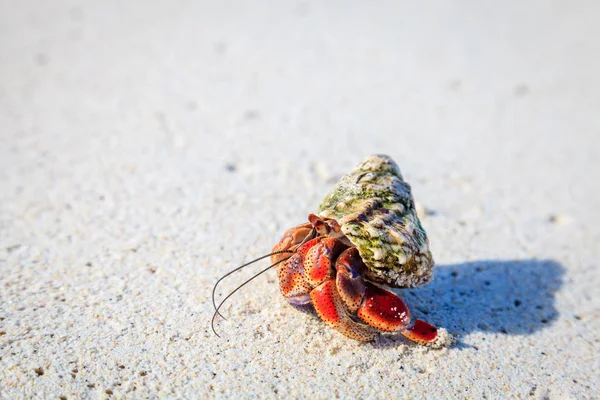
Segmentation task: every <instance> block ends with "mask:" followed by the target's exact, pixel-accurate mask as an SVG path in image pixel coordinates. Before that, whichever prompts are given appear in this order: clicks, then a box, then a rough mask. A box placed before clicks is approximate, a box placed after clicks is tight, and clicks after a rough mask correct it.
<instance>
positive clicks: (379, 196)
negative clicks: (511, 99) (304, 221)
mask: <svg viewBox="0 0 600 400" xmlns="http://www.w3.org/2000/svg"><path fill="white" fill-rule="evenodd" d="M319 216H320V217H325V218H333V219H335V220H336V221H337V222H338V223H339V224H340V226H341V229H342V232H343V233H344V234H345V235H346V236H347V237H348V239H349V240H350V241H351V242H352V243H353V244H354V245H355V246H356V247H357V248H358V251H359V253H360V255H361V257H362V259H363V261H364V263H365V264H366V266H367V268H368V272H367V278H368V279H370V280H372V281H374V282H380V283H385V284H387V285H390V286H392V287H398V288H405V287H418V286H421V285H424V284H426V283H427V282H429V281H430V280H431V279H432V278H433V266H434V262H433V257H432V255H431V251H430V250H429V242H428V241H427V234H426V233H425V230H424V229H423V226H422V225H421V221H419V217H418V216H417V212H416V210H415V202H414V199H413V197H412V194H411V190H410V186H409V184H408V183H406V182H405V181H404V179H403V178H402V175H401V173H400V169H399V168H398V165H397V164H396V163H395V162H394V160H392V159H391V158H390V157H389V156H386V155H373V156H369V157H367V158H366V159H365V160H364V161H363V162H362V163H360V164H359V165H358V166H357V167H356V168H355V169H354V170H353V171H352V172H350V173H349V174H348V175H345V176H344V177H342V178H341V179H340V181H339V182H338V183H337V184H336V185H335V186H334V188H333V190H332V191H331V192H330V193H329V194H328V195H327V196H325V199H323V201H322V202H321V205H320V206H319Z"/></svg>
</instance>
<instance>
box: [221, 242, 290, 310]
mask: <svg viewBox="0 0 600 400" xmlns="http://www.w3.org/2000/svg"><path fill="white" fill-rule="evenodd" d="M281 253H293V251H292V250H279V251H274V252H273V253H269V254H265V255H264V256H261V257H258V258H256V259H254V260H252V261H249V262H247V263H246V264H244V265H240V266H239V267H237V268H235V269H233V270H231V271H229V272H228V273H226V274H225V275H223V276H222V277H220V278H219V280H218V281H217V283H215V286H213V290H212V302H213V307H214V308H215V310H216V309H217V303H216V301H215V292H216V290H217V286H218V285H219V283H220V282H221V281H222V280H223V279H225V278H227V277H228V276H229V275H231V274H233V273H234V272H236V271H239V270H240V269H242V268H244V267H247V266H248V265H250V264H254V263H255V262H257V261H260V260H262V259H264V258H267V257H271V256H272V255H274V254H281ZM219 315H221V314H220V313H219ZM221 317H222V318H223V319H227V318H225V317H223V316H222V315H221Z"/></svg>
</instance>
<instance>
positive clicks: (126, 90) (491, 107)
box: [0, 0, 600, 399]
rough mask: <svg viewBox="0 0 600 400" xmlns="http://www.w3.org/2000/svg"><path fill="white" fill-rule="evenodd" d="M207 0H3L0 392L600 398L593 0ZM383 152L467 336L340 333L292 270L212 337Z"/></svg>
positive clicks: (268, 283)
mask: <svg viewBox="0 0 600 400" xmlns="http://www.w3.org/2000/svg"><path fill="white" fill-rule="evenodd" d="M92 3H93V4H92ZM121 3H126V4H121ZM209 3H221V2H206V4H201V2H198V1H186V2H169V1H164V2H158V1H152V2H146V1H136V2H134V1H130V2H121V1H97V2H85V4H84V3H83V2H82V3H81V4H79V3H78V2H77V1H59V0H54V1H37V2H36V1H22V2H10V1H3V2H1V5H0V302H1V304H0V397H1V398H7V399H9V398H10V399H14V398H29V397H34V396H37V397H39V398H57V397H59V396H63V397H65V398H69V399H70V398H81V397H105V396H106V397H110V396H111V393H112V396H114V397H131V398H133V397H139V398H142V397H151V398H156V397H166V398H176V397H186V398H203V397H206V396H207V395H208V397H215V398H223V397H231V398H233V397H235V398H238V397H242V398H254V397H266V398H323V399H324V398H332V397H341V398H356V397H361V398H438V397H444V398H446V397H447V398H478V399H479V398H484V397H486V398H529V397H533V398H551V399H553V398H577V399H583V398H594V397H597V396H598V393H599V390H600V387H599V386H600V385H599V384H598V377H599V376H600V365H599V364H600V354H599V353H600V351H599V340H600V322H599V319H600V318H599V317H600V299H599V290H598V287H599V286H600V269H599V268H598V260H599V258H600V249H599V247H600V246H599V243H600V228H599V227H600V211H599V205H600V185H599V184H598V178H599V173H598V171H599V170H600V153H599V145H600V119H599V114H598V112H599V110H600V95H599V94H600V79H599V78H598V76H599V75H598V71H600V58H599V57H600V47H599V44H598V43H599V42H598V37H600V25H599V24H598V21H599V20H600V5H599V3H598V2H594V1H588V2H584V1H579V2H577V1H576V2H558V3H556V4H555V5H554V6H552V7H551V6H548V5H547V2H545V1H532V2H527V5H526V6H525V5H522V4H521V3H522V2H520V1H511V2H501V3H502V4H503V6H500V4H501V3H497V4H498V6H496V7H492V6H491V5H490V6H486V7H484V6H481V5H479V4H480V2H479V1H471V2H458V3H457V4H455V5H453V6H450V5H446V4H447V3H446V2H445V1H443V0H438V1H434V2H429V5H427V6H425V5H422V6H409V5H404V6H400V5H396V4H398V3H400V2H395V1H390V2H388V3H387V4H383V3H382V2H376V3H377V5H372V6H369V5H367V2H335V3H334V2H310V3H309V2H300V1H297V2H278V1H271V2H259V3H256V2H254V4H255V5H253V6H249V5H245V4H244V2H241V1H239V2H237V1H227V2H223V5H222V6H215V5H214V4H213V5H212V6H208V4H209ZM248 3H249V2H248ZM319 3H327V5H325V4H319ZM448 4H450V2H448ZM490 4H491V3H490ZM378 152H382V153H387V154H390V155H391V156H392V157H394V158H395V159H396V161H397V162H398V163H399V164H400V166H401V168H402V171H403V174H404V176H405V178H406V179H407V180H408V181H409V182H410V183H411V184H412V186H413V191H414V194H415V197H416V199H417V201H418V202H420V204H421V206H422V207H423V209H424V210H425V212H426V213H427V214H428V215H426V216H425V217H424V219H423V223H424V225H425V227H426V229H427V230H428V233H429V237H430V242H431V247H432V250H433V252H434V256H435V258H436V261H437V264H438V269H437V272H436V279H435V280H434V282H433V283H431V284H430V285H428V286H427V287H425V288H422V289H420V290H415V291H411V292H407V293H405V294H404V298H405V299H406V301H407V303H408V304H409V305H410V306H411V308H412V310H413V314H414V316H416V317H422V318H425V319H427V320H428V321H430V322H432V323H435V324H438V325H439V326H443V327H445V328H447V329H448V331H449V332H450V333H452V334H453V335H457V336H459V341H458V343H457V344H456V345H454V346H453V347H451V348H446V349H442V350H430V349H426V348H423V347H419V346H414V345H410V344H407V342H406V341H404V340H403V339H401V338H394V339H389V338H385V339H381V340H380V341H379V342H376V343H375V344H360V343H357V342H354V341H352V340H349V339H346V338H345V337H343V336H341V335H340V334H338V333H337V332H335V331H332V330H331V329H328V328H327V327H326V326H325V325H324V324H323V323H321V322H320V321H319V320H318V319H317V318H315V317H314V316H312V315H309V314H306V313H302V312H299V311H297V310H295V309H293V308H292V307H290V306H288V305H287V304H286V303H285V301H284V300H283V299H282V298H281V296H280V294H279V292H278V287H277V283H276V276H275V274H274V273H273V272H270V273H269V274H267V275H266V276H264V277H261V278H259V279H257V280H256V281H254V282H253V283H252V285H250V286H248V287H247V288H245V290H242V291H241V292H239V294H237V295H236V296H235V297H234V298H233V299H232V301H231V302H230V303H229V305H227V306H226V307H225V308H224V313H225V314H226V315H227V316H229V317H230V318H229V320H227V321H219V322H218V324H217V329H218V330H219V332H220V333H221V335H222V338H221V339H219V338H217V337H215V336H214V335H213V334H212V332H211V331H210V326H209V321H210V317H211V315H212V311H213V309H212V305H211V303H210V301H209V297H210V291H211V289H212V285H213V283H214V282H215V281H216V279H217V278H218V277H219V276H221V275H223V274H224V273H225V272H227V271H228V270H230V269H231V268H233V267H235V266H236V265H239V264H240V263H241V262H243V261H247V260H249V259H251V258H253V257H256V256H259V255H261V254H263V253H265V252H268V251H269V250H270V249H271V247H272V245H273V244H274V243H275V242H276V241H277V240H278V239H279V237H280V235H281V234H282V232H283V231H284V230H285V229H286V228H288V227H291V226H293V225H295V224H297V223H300V222H302V221H304V220H305V218H306V216H307V214H308V213H309V212H311V211H315V209H316V206H317V204H318V202H319V201H320V199H321V197H322V196H323V195H324V194H325V193H326V192H327V190H328V189H329V188H330V186H331V184H332V181H334V180H335V178H336V177H338V176H339V175H341V174H343V173H345V172H346V171H348V170H349V169H350V168H351V167H352V166H354V164H356V163H358V162H359V161H360V160H361V159H362V158H363V157H364V156H365V155H367V154H371V153H378ZM265 266H267V264H266V263H262V264H260V265H256V266H255V268H254V269H253V270H248V271H246V272H244V273H241V274H239V275H235V276H233V277H231V279H229V280H228V281H226V282H225V283H224V284H223V286H222V288H221V290H219V294H220V295H223V294H226V293H227V292H228V291H229V290H231V289H233V288H234V287H235V286H237V284H239V283H240V282H242V281H243V280H244V279H245V278H247V277H249V276H251V275H252V273H253V272H256V271H258V270H260V269H261V268H264V267H265Z"/></svg>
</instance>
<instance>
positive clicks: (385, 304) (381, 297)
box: [358, 282, 410, 332]
mask: <svg viewBox="0 0 600 400" xmlns="http://www.w3.org/2000/svg"><path fill="white" fill-rule="evenodd" d="M366 286H367V289H366V291H365V298H364V300H363V302H362V304H361V306H360V308H359V309H358V317H359V318H360V319H361V320H363V321H365V322H366V323H367V324H369V325H371V326H372V327H374V328H377V329H379V330H381V331H384V332H403V331H404V330H405V329H406V328H407V327H408V325H409V324H410V311H408V307H406V304H405V303H404V301H403V300H402V299H401V298H400V297H398V296H396V295H395V294H394V293H392V292H388V291H387V290H384V289H381V288H380V287H378V286H375V285H373V284H372V283H369V282H367V285H366Z"/></svg>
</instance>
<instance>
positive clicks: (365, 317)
mask: <svg viewBox="0 0 600 400" xmlns="http://www.w3.org/2000/svg"><path fill="white" fill-rule="evenodd" d="M308 219H309V223H305V224H302V225H299V226H297V227H295V228H292V229H290V230H288V231H287V232H285V233H284V235H283V237H282V239H281V240H280V241H279V243H278V244H277V245H276V246H275V247H274V248H273V252H278V253H277V254H274V255H273V256H271V261H272V262H273V263H277V262H280V263H279V264H278V267H277V274H278V277H279V285H280V289H281V293H282V294H283V297H284V298H285V299H286V300H287V301H288V302H289V303H290V304H293V305H305V304H312V305H313V306H314V308H315V310H316V312H317V314H318V315H319V317H320V318H321V319H322V320H323V321H324V322H325V323H326V324H328V325H329V326H331V327H333V328H335V329H337V330H338V331H340V332H341V333H343V334H344V335H346V336H348V337H350V338H352V339H356V340H360V341H370V340H374V339H376V338H377V337H378V336H379V334H380V333H381V332H400V333H402V334H403V335H404V336H406V337H407V338H409V339H411V340H413V341H416V342H419V343H432V342H435V340H436V338H437V328H436V327H434V326H432V325H430V324H428V323H426V322H424V321H420V320H417V321H416V322H415V324H414V326H413V327H411V328H409V325H410V312H409V310H408V308H407V307H406V304H405V303H404V301H402V299H401V298H400V297H398V296H397V295H396V294H394V293H392V292H390V291H387V290H385V289H382V288H381V287H379V286H377V285H375V284H374V283H372V282H370V281H369V280H367V279H366V277H365V274H366V271H367V267H366V265H365V264H364V262H363V261H362V259H361V257H360V254H359V252H358V249H357V248H356V246H354V245H353V244H352V242H350V240H348V238H347V237H346V236H345V235H344V234H343V233H342V231H341V228H340V225H339V224H338V223H337V222H336V221H335V220H334V219H326V218H319V217H317V216H316V215H314V214H311V215H309V218H308ZM282 250H291V251H293V252H294V253H293V255H292V256H291V257H289V256H288V255H287V254H286V253H281V251H282ZM286 258H287V260H286V261H284V262H281V261H282V260H284V259H286Z"/></svg>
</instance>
